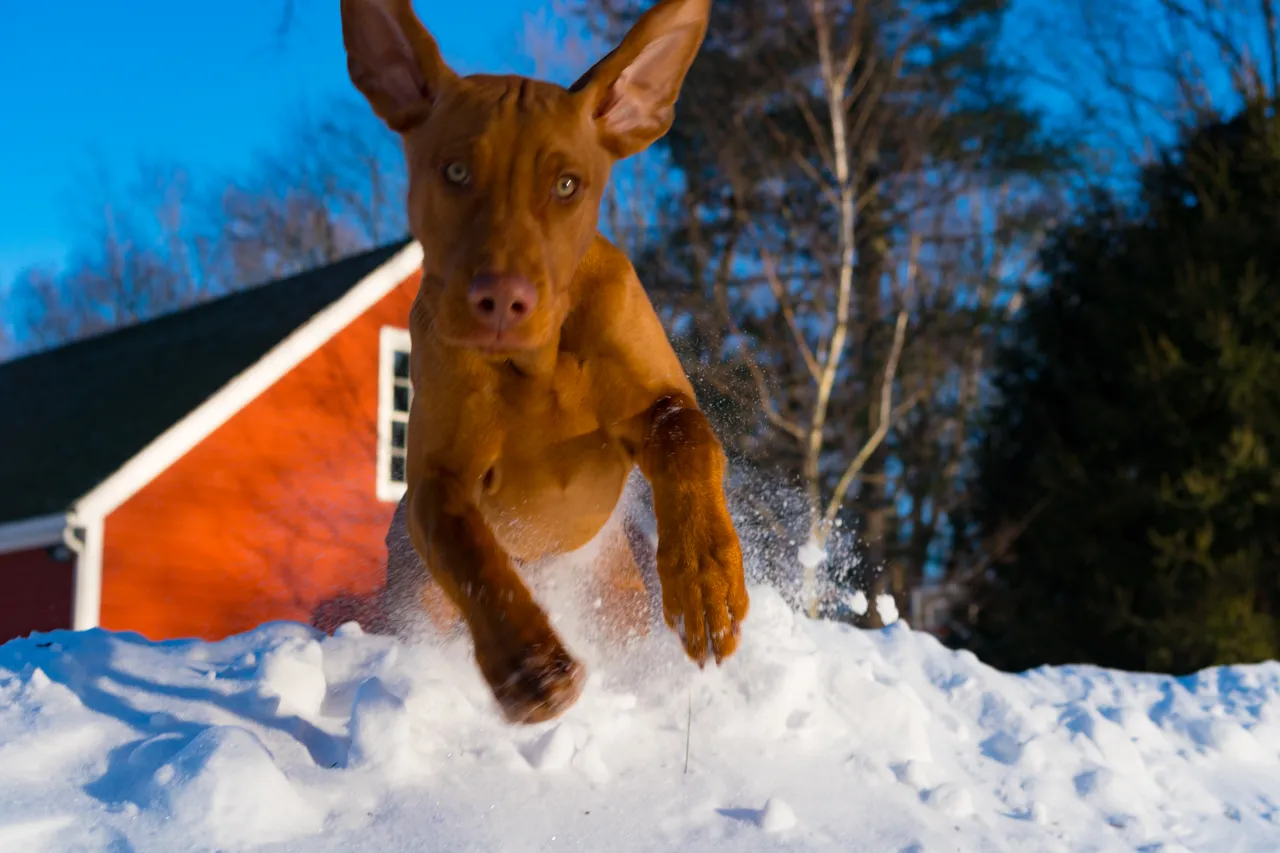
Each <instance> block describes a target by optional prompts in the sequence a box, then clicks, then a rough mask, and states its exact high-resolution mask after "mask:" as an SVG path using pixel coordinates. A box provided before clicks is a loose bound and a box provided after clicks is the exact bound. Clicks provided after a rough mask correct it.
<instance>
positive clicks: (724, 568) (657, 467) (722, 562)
mask: <svg viewBox="0 0 1280 853" xmlns="http://www.w3.org/2000/svg"><path fill="white" fill-rule="evenodd" d="M640 467H641V471H642V472H643V473H644V475H645V477H646V479H648V480H649V483H650V484H651V485H652V487H653V508H654V514H655V515H656V517H657V521H658V578H659V581H660V582H661V584H662V611H663V616H664V618H665V619H666V622H667V625H669V626H670V627H671V628H672V629H674V630H675V631H676V632H677V633H678V634H679V635H680V638H681V640H682V641H683V643H684V648H685V651H686V652H687V653H688V655H689V657H690V658H692V659H693V660H694V661H695V662H696V663H697V664H698V665H699V666H703V665H704V664H705V663H706V661H707V655H708V652H710V653H711V654H713V655H714V656H715V659H716V663H719V662H720V661H722V660H723V659H724V658H726V657H728V656H729V655H731V654H733V652H734V650H735V649H736V648H737V646H738V637H739V635H740V631H741V624H742V620H743V619H745V618H746V616H747V607H748V599H747V586H746V578H745V576H744V573H743V568H742V549H741V546H740V545H739V543H738V534H737V531H735V530H734V528H733V520H732V519H731V518H730V516H729V507H728V505H727V503H726V502H725V497H724V470H725V456H724V450H723V448H722V447H721V446H720V441H719V440H718V439H717V438H716V436H715V433H714V432H712V430H711V425H710V424H709V423H708V422H707V418H706V416H705V415H704V414H703V413H702V412H701V411H699V409H698V407H697V405H696V404H695V403H694V402H693V400H691V399H689V398H687V397H686V396H684V395H682V394H677V395H674V396H671V397H667V398H664V399H662V400H660V401H659V402H658V403H657V404H656V405H655V406H654V408H653V410H652V411H651V412H650V420H649V433H648V435H647V437H646V440H645V444H644V449H643V452H642V453H641V454H640Z"/></svg>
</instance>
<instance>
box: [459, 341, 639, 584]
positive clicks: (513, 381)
mask: <svg viewBox="0 0 1280 853" xmlns="http://www.w3.org/2000/svg"><path fill="white" fill-rule="evenodd" d="M562 362H563V363H562V365H561V366H560V367H559V368H558V369H557V371H556V374H555V375H554V377H550V378H549V381H544V382H533V381H529V382H520V381H518V380H519V379H520V378H521V377H518V376H517V377H506V378H504V382H503V383H502V384H500V385H499V386H498V387H497V389H496V391H497V393H496V394H495V395H494V397H493V398H492V402H493V403H495V404H496V406H495V408H496V414H497V419H498V421H499V422H500V423H501V424H502V439H501V441H500V442H498V443H497V444H496V445H495V446H493V447H492V448H490V449H489V451H488V453H487V455H486V458H485V459H484V464H483V466H482V467H483V468H484V470H483V472H482V473H481V475H480V477H481V489H480V492H481V498H480V505H481V509H482V511H483V512H484V514H485V516H486V518H487V519H488V520H489V522H490V525H491V527H492V528H493V529H494V532H495V534H497V536H498V538H499V540H500V541H501V542H502V543H503V545H504V547H506V548H507V550H508V551H510V552H511V553H512V554H513V555H514V556H517V557H519V558H521V559H534V558H537V557H540V556H544V555H545V554H548V553H556V552H564V551H568V550H574V549H576V548H578V547H581V546H582V545H583V544H585V543H586V542H588V541H590V539H591V538H592V537H594V536H595V534H596V533H597V532H598V531H599V530H600V527H601V526H602V525H603V524H604V523H605V522H606V521H607V520H608V518H609V516H610V514H611V513H612V512H613V509H614V507H615V506H616V504H617V501H618V498H619V496H620V495H621V494H622V489H623V487H624V486H625V484H626V480H627V477H628V475H629V474H630V473H631V470H632V468H633V467H634V464H635V459H634V452H633V447H632V446H631V444H630V443H629V441H628V440H627V438H628V437H627V430H626V429H625V425H622V424H618V423H612V422H610V420H609V419H608V418H607V417H602V415H601V411H600V406H599V397H598V393H599V391H600V388H599V384H598V383H599V382H600V381H601V380H604V381H606V382H607V381H608V378H607V377H602V376H600V375H599V374H595V375H593V374H592V372H591V371H590V370H589V369H586V368H584V367H583V366H582V365H581V364H580V363H578V362H577V361H576V360H573V359H562Z"/></svg>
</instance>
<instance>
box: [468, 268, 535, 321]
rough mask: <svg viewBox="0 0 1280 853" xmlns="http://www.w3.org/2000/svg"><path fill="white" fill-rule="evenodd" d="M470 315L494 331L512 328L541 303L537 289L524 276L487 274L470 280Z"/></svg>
mask: <svg viewBox="0 0 1280 853" xmlns="http://www.w3.org/2000/svg"><path fill="white" fill-rule="evenodd" d="M467 299H468V301H470V303H471V313H472V314H474V315H475V317H476V319H477V320H479V321H480V322H481V323H483V324H484V325H485V326H487V327H489V328H492V329H510V328H511V327H512V326H515V325H517V324H518V323H519V322H520V321H521V320H523V319H524V318H526V317H528V316H529V314H530V312H532V311H533V306H535V305H537V304H538V289H537V288H536V287H534V286H533V282H531V281H529V279H527V278H525V277H524V276H522V275H495V274H492V273H486V274H483V275H478V276H476V277H475V278H473V279H472V280H471V287H470V289H469V290H468V291H467Z"/></svg>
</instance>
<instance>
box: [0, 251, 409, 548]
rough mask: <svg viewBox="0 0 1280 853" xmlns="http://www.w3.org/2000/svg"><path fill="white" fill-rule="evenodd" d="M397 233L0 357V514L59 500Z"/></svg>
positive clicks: (16, 517) (339, 286) (57, 508)
mask: <svg viewBox="0 0 1280 853" xmlns="http://www.w3.org/2000/svg"><path fill="white" fill-rule="evenodd" d="M408 242H409V241H408V240H407V239H405V240H401V241H399V242H397V243H395V244H393V245H388V246H384V247H382V248H378V249H374V250H372V251H368V252H364V253H362V254H359V255H354V256H352V257H349V258H345V259H343V260H341V261H338V262H337V263H334V264H331V265H329V266H326V267H322V268H320V269H316V270H312V271H310V272H305V273H302V274H300V275H296V276H293V277H291V278H285V279H281V280H279V281H274V282H271V283H269V284H264V285H260V286H257V287H253V288H250V289H248V290H243V291H239V292H237V293H233V294H230V295H228V296H224V297H220V298H218V299H214V300H211V301H209V302H205V303H202V304H200V305H196V306H193V307H191V308H188V309H185V310H182V311H178V312H175V313H172V314H167V315H164V316H162V317H157V318H155V319H153V320H148V321H146V322H143V323H138V324H137V325H133V326H128V327H126V328H123V329H119V330H116V331H112V332H108V333H106V334H103V335H98V336H95V337H91V338H86V339H84V340H81V341H76V342H74V343H70V344H67V345H66V346H61V347H57V348H55V349H51V350H46V351H44V352H39V353H35V354H33V355H29V356H26V357H24V358H19V359H17V360H15V361H11V362H8V363H5V364H0V524H3V523H5V522H10V521H20V520H22V519H26V518H32V517H35V516H41V515H48V514H52V513H57V512H63V511H65V510H67V509H69V508H70V506H71V504H73V503H74V502H75V501H76V500H78V499H79V498H80V497H82V496H83V495H84V494H86V493H87V492H89V491H90V490H91V489H93V488H94V487H95V486H97V485H98V484H99V483H101V482H102V481H103V480H104V479H106V478H107V477H109V476H110V475H111V474H112V473H114V472H115V471H116V470H117V469H118V468H119V467H120V466H121V465H123V464H124V463H125V462H127V461H128V460H129V459H131V458H132V457H133V456H134V455H136V454H137V453H138V452H139V451H141V450H142V449H143V448H144V447H146V446H147V445H148V444H149V443H151V441H152V440H153V439H155V438H156V437H157V436H159V435H160V434H161V433H162V432H164V431H165V430H166V429H168V428H169V427H171V426H173V425H174V424H175V423H177V422H178V421H179V420H181V419H182V418H183V417H184V416H185V415H187V414H188V413H189V412H191V411H192V410H193V409H195V408H196V407H197V406H199V405H200V404H201V403H203V402H204V401H205V400H207V399H208V398H209V397H211V396H212V395H213V394H214V393H215V392H217V391H218V390H219V389H220V388H222V386H224V385H225V384H226V383H227V382H229V381H230V380H231V379H233V378H235V377H236V376H237V375H239V374H240V373H241V372H243V371H244V370H246V369H247V368H249V367H250V366H252V365H253V364H254V363H255V362H257V361H258V360H259V359H260V358H262V357H263V356H264V355H266V354H267V352H269V351H270V350H271V348H272V347H274V346H275V345H276V344H278V343H280V342H281V341H282V340H284V339H285V338H286V337H288V336H289V335H290V334H291V333H292V332H293V331H295V330H296V329H297V328H298V327H299V326H301V325H303V324H304V323H306V322H307V321H308V320H309V319H311V318H312V317H314V316H315V315H316V314H317V313H319V312H320V311H322V310H323V309H324V308H326V307H327V306H328V305H330V304H331V303H333V302H334V301H336V300H337V299H339V298H340V297H341V296H342V295H343V294H345V293H346V292H347V291H349V290H350V289H351V288H352V287H354V286H355V285H356V284H357V283H359V281H360V280H361V279H363V278H364V277H365V276H366V275H368V274H369V273H371V272H373V271H374V270H375V269H377V268H378V267H379V266H381V265H382V264H383V263H384V262H386V261H387V260H389V259H390V258H391V257H392V256H393V255H394V254H395V253H396V252H397V251H399V250H400V249H401V248H403V247H404V246H406V245H407V244H408Z"/></svg>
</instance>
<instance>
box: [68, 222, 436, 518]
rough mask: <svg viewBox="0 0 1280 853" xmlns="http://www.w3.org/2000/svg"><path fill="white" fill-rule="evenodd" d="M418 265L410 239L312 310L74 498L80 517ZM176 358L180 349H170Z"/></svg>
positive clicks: (149, 473)
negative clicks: (315, 311) (323, 305)
mask: <svg viewBox="0 0 1280 853" xmlns="http://www.w3.org/2000/svg"><path fill="white" fill-rule="evenodd" d="M421 266H422V246H421V245H420V244H419V243H418V242H417V241H416V240H415V241H413V242H411V243H409V244H408V245H407V246H405V247H404V248H403V249H401V250H400V251H399V252H397V253H396V254H395V255H393V256H392V257H391V258H390V259H389V260H387V261H386V262H385V263H383V264H382V265H381V266H379V267H378V268H377V269H375V270H374V271H373V272H371V273H370V274H369V275H367V276H365V277H364V278H363V279H361V280H360V282H359V283H357V284H356V285H355V286H354V287H353V288H351V290H349V291H347V293H346V294H344V295H343V296H342V297H341V298H340V299H338V300H337V301H335V302H334V303H333V304H331V305H329V306H328V307H327V308H325V309H324V310H323V311H321V312H320V313H318V314H316V315H315V316H314V317H312V318H311V319H310V320H308V321H307V322H306V323H304V324H303V325H302V326H300V327H298V329H297V330H295V331H294V332H293V333H292V334H290V335H289V336H288V337H287V338H285V339H284V340H283V341H281V342H280V343H279V344H277V345H276V346H275V347H274V348H272V349H271V350H270V351H269V352H268V353H267V354H266V355H264V356H263V357H262V358H260V359H259V360H258V361H257V362H256V363H255V364H254V365H252V366H251V367H249V368H248V369H247V370H245V371H244V372H243V373H241V374H240V375H239V376H237V377H235V378H234V379H232V380H231V381H230V382H228V383H227V384H226V385H224V386H223V387H222V388H221V389H219V390H218V391H217V393H215V394H214V395H213V396H212V397H210V398H209V399H208V400H206V401H205V402H204V403H202V404H201V405H200V406H198V407H196V408H195V409H194V410H192V411H191V412H190V413H189V414H188V415H187V416H186V417H184V418H183V419H182V420H180V421H178V422H177V423H176V424H174V425H173V426H171V427H170V428H169V429H167V430H165V431H164V432H163V433H161V434H160V436H159V437H157V438H156V439H155V440H153V441H152V442H151V443H150V444H148V445H147V446H146V447H145V448H143V449H142V450H141V451H140V452H139V453H138V454H137V455H136V456H134V457H133V458H132V459H130V460H129V461H128V462H126V463H124V465H122V466H120V468H119V470H117V471H116V472H115V473H114V474H112V475H111V476H110V477H108V478H107V479H105V480H103V481H102V482H101V483H99V484H98V486H97V487H96V488H94V489H93V490H92V491H91V492H89V493H88V494H86V495H85V496H84V497H83V498H81V499H80V500H79V501H77V502H76V505H75V508H74V511H73V512H74V514H75V515H76V516H77V517H78V518H80V519H82V520H85V521H87V520H89V519H93V518H96V519H99V520H101V519H104V518H105V517H106V516H107V514H108V513H110V512H111V511H112V510H114V509H115V508H116V507H118V506H120V504H122V503H124V502H125V501H126V500H128V499H129V498H131V497H133V496H134V495H135V494H137V493H138V491H139V490H140V489H142V487H143V486H145V485H147V483H150V482H151V481H152V480H153V479H155V478H156V477H157V476H159V475H160V473H161V472H163V471H164V470H165V469H166V468H168V467H169V466H170V465H172V464H173V463H174V462H176V461H177V460H179V459H181V458H182V457H183V456H185V455H186V454H187V453H188V452H189V451H190V450H191V449H192V448H193V447H195V446H196V445H197V444H199V443H200V442H201V441H204V439H206V438H207V437H208V436H209V435H210V434H211V433H213V431H214V430H216V429H217V428H218V427H220V426H222V425H223V424H225V423H226V422H227V421H228V420H230V419H231V417H232V416H233V415H235V414H236V413H237V412H239V411H240V410H241V409H243V408H244V407H245V406H247V405H248V404H249V403H251V402H253V400H255V399H256V398H257V397H258V396H259V395H260V394H262V393H263V392H264V391H266V390H267V389H268V388H270V387H271V386H272V385H274V384H275V383H276V382H277V381H278V380H279V379H280V378H281V377H283V376H284V375H285V374H287V373H288V372H289V371H291V370H293V369H294V368H295V367H297V366H298V364H300V363H301V362H302V361H303V360H304V359H305V358H307V357H308V356H310V355H311V354H312V353H314V352H315V351H316V350H318V349H320V347H322V346H323V345H324V344H325V343H326V342H328V341H329V339H330V338H332V337H333V336H334V335H336V334H337V333H338V332H340V331H342V330H343V329H345V328H346V327H347V326H349V325H350V324H351V323H352V322H353V321H354V320H356V319H357V318H358V317H360V316H361V315H362V314H364V312H366V311H368V310H369V309H370V308H372V307H373V306H374V304H376V303H377V302H378V300H380V299H382V297H384V296H386V295H387V294H388V293H390V292H391V291H392V290H394V289H395V288H396V287H397V286H398V285H399V284H400V283H401V282H402V281H404V280H405V279H406V278H408V277H409V276H410V275H412V274H413V273H414V272H416V271H417V270H418V269H419V268H421ZM174 357H175V358H181V357H182V354H181V353H174Z"/></svg>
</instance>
